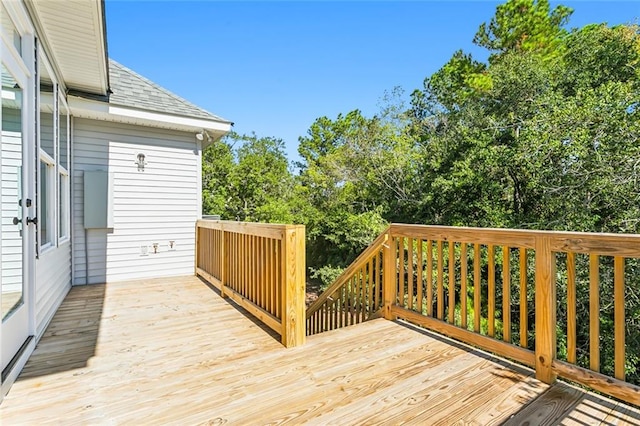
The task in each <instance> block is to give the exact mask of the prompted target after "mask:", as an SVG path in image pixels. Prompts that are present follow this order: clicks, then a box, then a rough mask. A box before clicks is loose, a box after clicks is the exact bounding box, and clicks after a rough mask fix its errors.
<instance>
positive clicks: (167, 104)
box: [109, 59, 230, 123]
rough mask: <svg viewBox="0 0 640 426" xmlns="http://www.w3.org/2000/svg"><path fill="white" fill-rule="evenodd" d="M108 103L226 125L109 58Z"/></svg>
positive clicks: (222, 119)
mask: <svg viewBox="0 0 640 426" xmlns="http://www.w3.org/2000/svg"><path fill="white" fill-rule="evenodd" d="M109 83H110V87H111V92H112V93H111V95H110V96H109V103H110V104H114V105H120V106H125V107H131V108H139V109H144V110H148V111H155V112H160V113H163V114H172V115H181V116H185V117H193V118H203V119H206V120H215V121H222V122H225V123H230V122H229V121H228V120H225V119H224V118H221V117H218V116H217V115H215V114H212V113H210V112H209V111H206V110H204V109H202V108H200V107H198V106H196V105H194V104H192V103H191V102H189V101H187V100H185V99H183V98H181V97H180V96H178V95H175V94H173V93H171V92H170V91H168V90H167V89H165V88H163V87H160V86H158V85H157V84H155V83H154V82H152V81H150V80H148V79H146V78H144V77H143V76H141V75H140V74H137V73H135V72H133V71H131V70H130V69H129V68H127V67H125V66H123V65H121V64H119V63H118V62H116V61H114V60H113V59H109Z"/></svg>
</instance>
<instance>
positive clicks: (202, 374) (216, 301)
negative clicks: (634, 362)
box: [0, 277, 640, 426]
mask: <svg viewBox="0 0 640 426" xmlns="http://www.w3.org/2000/svg"><path fill="white" fill-rule="evenodd" d="M101 287H102V288H103V290H102V292H103V294H102V298H101V299H102V303H101V304H96V303H90V301H91V300H92V298H95V297H96V292H98V293H99V292H100V291H101V290H100V286H89V287H75V288H73V289H72V290H71V292H70V294H69V296H68V297H67V299H66V300H65V302H64V304H63V306H62V307H61V309H60V311H59V312H58V313H57V314H56V316H55V318H54V320H53V322H52V323H51V325H50V327H49V330H48V331H47V333H46V335H45V337H43V339H42V340H41V341H40V343H39V344H38V347H37V348H36V350H35V352H34V354H33V356H32V357H31V359H30V361H29V363H28V364H27V366H26V367H25V370H24V371H23V373H22V375H21V376H20V378H19V379H18V381H17V382H16V383H15V384H14V386H13V388H12V389H11V391H10V392H9V394H8V395H7V397H6V398H5V400H4V402H3V404H2V408H1V410H0V416H1V418H2V421H3V423H7V424H13V423H41V422H51V421H54V422H62V423H65V424H74V423H82V424H87V423H91V424H96V423H110V424H111V423H140V422H143V423H145V424H149V423H169V422H173V423H179V424H194V423H203V422H208V423H211V424H223V423H231V424H264V423H283V422H290V423H292V424H300V423H305V422H308V423H315V424H328V423H331V424H362V423H385V424H396V423H403V422H410V423H416V424H452V423H456V422H457V423H476V424H491V423H494V424H524V423H527V422H528V423H529V424H558V423H562V424H576V425H584V424H631V425H635V426H640V410H638V409H635V408H631V407H629V406H626V405H624V404H619V403H617V402H614V401H612V400H609V399H605V398H602V397H600V396H597V395H594V394H590V393H586V392H584V391H583V390H580V389H578V388H575V387H572V386H569V385H567V384H564V383H558V384H556V385H554V386H552V387H549V386H548V385H545V384H543V383H541V382H539V381H537V380H535V379H534V378H533V376H532V371H531V370H529V369H526V368H523V367H520V366H517V365H514V364H512V363H510V362H508V361H505V360H502V359H499V358H495V357H493V356H490V355H488V354H486V353H484V352H482V351H478V350H475V349H472V348H469V347H467V346H465V345H463V344H460V343H457V342H454V341H452V340H449V339H447V338H444V337H441V336H439V335H436V334H434V333H431V332H428V331H425V330H422V329H419V328H416V327H413V326H411V325H409V324H405V323H402V322H392V321H385V320H383V319H377V320H373V321H369V322H366V323H362V324H359V325H357V326H353V327H347V328H343V329H340V330H336V331H333V332H327V333H322V334H319V335H315V336H311V337H308V338H307V344H306V345H304V346H301V347H296V348H290V349H285V348H284V347H283V346H282V345H281V344H280V342H279V339H278V336H274V335H273V334H272V333H271V331H270V330H268V329H267V328H266V327H263V326H262V325H260V324H259V323H257V322H256V321H254V320H253V319H251V318H250V316H249V315H248V314H246V313H245V312H244V311H243V310H242V309H240V308H238V307H236V306H235V305H233V304H231V303H228V302H227V301H226V300H223V299H222V298H220V297H219V294H216V293H217V292H216V291H212V289H211V287H209V286H208V285H207V284H205V283H204V282H202V281H200V280H199V279H197V278H194V277H181V278H166V279H158V280H146V281H135V282H133V281H132V282H126V283H115V284H108V285H106V286H101ZM85 299H86V302H84V303H83V302H82V301H83V300H85ZM92 318H93V319H96V320H97V323H96V324H94V323H93V322H92V321H90V320H91V319H92ZM87 321H89V323H87ZM83 333H84V334H83ZM83 337H84V340H83Z"/></svg>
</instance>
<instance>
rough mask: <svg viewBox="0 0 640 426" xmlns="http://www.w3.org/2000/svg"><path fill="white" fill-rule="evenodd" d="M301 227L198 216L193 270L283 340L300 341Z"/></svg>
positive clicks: (291, 343) (302, 287)
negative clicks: (199, 217) (219, 219)
mask: <svg viewBox="0 0 640 426" xmlns="http://www.w3.org/2000/svg"><path fill="white" fill-rule="evenodd" d="M304 240H305V229H304V226H301V225H274V224H262V223H243V222H228V221H212V220H198V221H197V223H196V265H195V270H196V275H199V276H201V277H202V278H204V279H206V280H207V281H209V282H210V283H211V284H213V285H214V286H215V287H216V288H218V289H219V290H220V294H221V295H222V296H223V297H229V298H231V299H233V300H234V301H235V302H236V303H238V304H239V305H240V306H242V307H243V308H245V309H246V310H247V311H249V312H250V313H251V314H253V315H254V316H255V317H257V318H258V319H259V320H261V321H262V322H263V323H264V324H266V325H267V326H269V327H270V328H272V329H273V330H274V331H276V332H277V333H279V334H280V335H281V337H282V343H283V344H284V345H285V346H287V347H291V346H297V345H301V344H303V343H304V341H305V305H304V301H305V250H304Z"/></svg>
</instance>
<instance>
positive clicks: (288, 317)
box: [281, 225, 306, 348]
mask: <svg viewBox="0 0 640 426" xmlns="http://www.w3.org/2000/svg"><path fill="white" fill-rule="evenodd" d="M304 238H305V232H304V226H303V225H296V226H287V227H286V229H285V230H284V235H283V238H282V256H281V258H282V344H283V345H284V346H286V347H288V348H289V347H292V346H300V345H303V344H304V342H305V336H306V318H305V316H306V315H305V311H306V308H305V294H306V286H305V278H306V277H305V267H306V265H305V242H304Z"/></svg>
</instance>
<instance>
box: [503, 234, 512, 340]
mask: <svg viewBox="0 0 640 426" xmlns="http://www.w3.org/2000/svg"><path fill="white" fill-rule="evenodd" d="M510 263H511V252H510V250H509V247H507V246H503V247H502V339H503V340H504V341H505V342H511V265H510Z"/></svg>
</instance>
